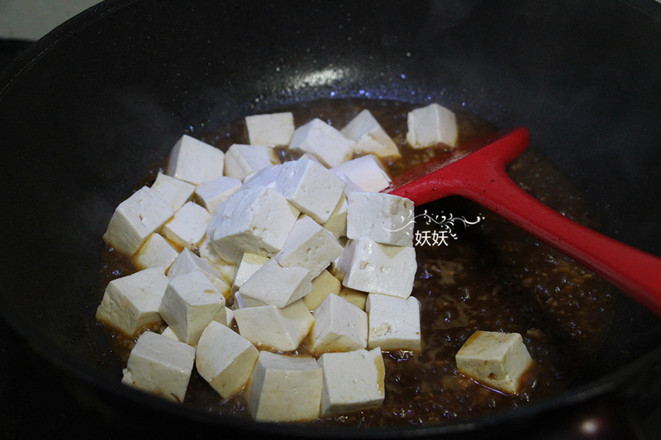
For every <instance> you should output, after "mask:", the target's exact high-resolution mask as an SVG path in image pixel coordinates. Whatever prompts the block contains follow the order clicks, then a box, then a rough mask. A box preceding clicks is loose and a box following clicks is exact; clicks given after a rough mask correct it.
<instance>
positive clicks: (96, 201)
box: [0, 0, 661, 392]
mask: <svg viewBox="0 0 661 440" xmlns="http://www.w3.org/2000/svg"><path fill="white" fill-rule="evenodd" d="M300 17H305V19H304V20H302V21H301V20H300ZM659 33H660V32H659V23H658V21H655V20H654V19H652V18H651V17H649V16H647V15H645V14H644V13H642V12H640V11H638V10H636V9H634V8H631V7H629V6H628V5H627V4H625V3H616V4H609V5H601V4H594V3H593V4H590V5H586V4H583V2H574V1H571V2H569V1H568V2H560V3H558V2H555V3H554V5H553V6H552V7H551V6H548V5H547V6H542V5H541V4H520V3H518V2H517V4H512V3H511V2H505V1H503V2H494V1H489V2H481V1H478V0H473V1H452V2H434V1H432V2H415V3H409V2H402V3H393V4H389V6H388V7H387V8H386V7H383V5H381V3H379V2H374V3H372V2H360V3H359V4H354V3H353V2H350V3H347V4H343V3H339V2H333V3H315V2H305V3H298V2H280V1H279V2H273V4H259V7H255V6H254V5H251V4H249V3H247V2H246V3H243V2H237V4H229V3H227V4H226V3H225V2H223V3H222V4H220V3H219V2H213V1H209V2H206V1H197V2H178V1H168V2H165V1H159V2H155V1H154V2H152V1H145V2H138V3H135V4H132V3H131V2H125V3H122V2H114V3H113V2H111V4H109V5H101V6H99V7H97V8H96V9H95V10H93V11H90V12H88V13H87V14H84V15H83V16H81V17H78V19H77V20H75V21H74V22H73V23H69V24H68V25H66V26H64V27H63V28H60V29H58V30H57V31H56V32H55V33H54V34H51V35H49V36H48V37H46V38H45V39H44V40H42V41H41V42H39V43H38V44H37V45H36V46H35V47H33V48H31V49H30V50H29V51H28V53H27V54H26V57H27V58H30V57H34V61H33V62H32V63H31V64H27V63H23V64H22V66H23V67H25V69H23V70H22V71H21V72H20V74H19V75H18V76H16V77H15V78H13V77H12V76H8V77H7V79H12V80H13V82H12V83H11V85H10V86H9V87H8V88H7V89H6V90H4V92H3V95H0V104H1V105H0V120H2V121H3V123H2V126H1V127H0V138H1V139H2V144H3V146H4V148H5V160H4V162H3V167H4V173H3V174H4V176H5V182H6V183H5V188H6V191H5V193H4V194H3V202H4V204H3V205H4V212H5V215H4V216H3V224H4V225H5V243H4V247H3V256H4V260H5V264H4V265H3V266H4V268H5V271H4V272H5V273H4V276H3V284H4V289H3V298H2V301H3V304H4V306H3V307H4V310H3V314H5V315H6V317H7V318H8V319H9V320H10V321H11V322H12V323H13V324H14V326H16V327H18V328H19V330H20V332H21V333H23V334H24V335H26V336H27V337H28V339H30V340H32V341H34V344H35V345H36V347H37V348H38V349H39V351H42V352H44V353H45V354H46V355H47V356H49V357H50V358H53V359H56V360H57V361H58V362H60V363H62V364H64V365H65V367H67V368H72V369H73V370H75V371H77V372H78V373H79V374H84V375H85V376H86V377H89V378H91V380H92V381H93V382H98V383H102V384H103V383H106V384H110V385H109V386H110V387H111V388H112V387H116V388H118V389H119V392H124V391H123V390H121V387H120V385H119V370H118V365H117V363H116V361H115V359H114V358H113V357H112V356H111V355H109V354H108V346H107V344H106V341H105V339H104V336H103V334H102V333H101V332H100V331H99V329H98V328H97V327H96V324H95V322H94V311H95V310H96V307H97V305H98V302H99V299H100V298H99V296H98V294H97V293H98V291H97V286H96V285H95V283H96V279H97V274H98V270H99V255H100V250H101V246H102V243H101V241H100V237H101V235H102V234H103V232H104V231H105V228H106V226H107V222H108V220H109V218H110V216H111V215H112V212H113V210H114V208H115V206H116V205H117V204H118V203H119V202H120V201H121V200H123V199H124V198H126V197H127V195H128V194H130V192H131V190H132V189H135V188H137V187H138V186H139V185H140V184H141V183H142V181H141V179H143V178H144V177H145V171H146V170H148V169H154V167H155V166H157V165H158V164H160V163H162V162H163V161H164V160H165V158H166V157H167V154H168V153H169V150H170V148H171V147H172V145H173V144H174V142H175V141H176V140H177V138H178V137H179V136H180V135H181V134H182V133H188V134H191V135H192V136H200V137H201V136H204V135H207V134H209V133H211V132H213V130H214V128H215V127H217V126H218V125H220V124H222V123H225V122H228V121H233V120H238V119H241V118H242V117H244V116H246V115H248V114H254V113H260V112H267V111H270V110H272V109H277V108H279V107H282V106H284V105H290V104H293V103H296V102H301V101H307V100H313V99H321V98H334V97H347V96H354V97H367V98H373V99H384V98H387V99H395V100H402V101H411V102H418V103H421V104H424V103H428V102H431V101H436V102H439V103H442V104H443V105H446V106H448V107H450V108H455V109H461V110H469V111H471V112H473V113H476V114H477V115H479V116H482V117H484V118H486V119H488V120H489V121H491V122H493V123H494V124H496V125H498V126H501V127H513V126H517V125H523V126H526V127H528V128H529V129H530V131H531V133H532V147H531V148H533V149H536V150H537V151H540V152H542V153H543V154H544V155H545V156H547V157H548V158H549V159H551V160H552V161H553V162H554V163H555V164H556V165H557V166H558V167H559V168H560V169H561V170H563V171H564V172H565V173H566V175H567V176H568V177H569V178H570V180H571V181H572V182H573V183H574V184H575V185H576V186H577V187H578V188H581V190H582V191H583V193H584V194H585V195H586V197H587V199H588V200H589V201H591V202H592V204H593V205H594V211H595V213H596V215H597V216H599V217H600V218H601V220H602V223H603V225H604V231H605V232H606V233H607V234H609V235H612V236H615V237H616V238H618V239H620V240H622V241H625V242H628V243H630V244H632V245H635V246H637V247H640V248H643V249H645V250H647V251H649V252H652V253H655V254H657V255H661V237H660V236H659V234H658V225H659V221H660V219H661V204H659V203H658V202H659V200H661V197H660V194H659V191H660V190H661V182H660V181H659V180H660V178H661V177H660V173H658V171H657V170H658V166H659V165H660V164H661V149H660V148H659V146H660V145H659V142H660V140H661V124H659V123H658V105H656V103H655V102H654V99H655V97H658V96H660V94H659V88H660V85H659V78H661V69H660V66H659V60H658V57H656V56H655V54H658V53H659V42H660V41H661V38H659V36H660V35H659ZM46 48H47V49H48V50H45V49H46ZM15 72H16V70H14V71H13V73H15ZM6 121H10V122H6ZM618 301H619V302H620V304H619V305H618V309H617V313H616V316H615V322H614V324H613V329H612V331H611V335H610V337H609V338H608V339H607V343H606V344H605V346H604V347H603V349H602V350H600V352H599V356H598V359H597V361H596V362H595V363H594V378H598V377H600V376H602V375H604V374H607V373H610V372H612V371H614V370H617V369H619V368H621V367H623V366H625V365H627V364H628V363H629V362H631V361H632V360H635V359H637V358H639V357H641V356H643V355H645V354H646V353H648V352H650V351H652V350H654V349H655V348H656V347H657V346H658V345H659V342H661V323H660V322H659V320H658V319H657V318H656V317H654V316H652V315H651V314H650V313H648V312H647V311H645V310H643V309H642V308H641V307H639V306H637V305H636V304H633V303H632V302H631V301H629V300H628V299H626V298H624V297H621V298H619V299H618Z"/></svg>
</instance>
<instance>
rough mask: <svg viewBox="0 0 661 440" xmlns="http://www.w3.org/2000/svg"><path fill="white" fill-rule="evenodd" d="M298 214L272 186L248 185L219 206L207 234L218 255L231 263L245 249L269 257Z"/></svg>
mask: <svg viewBox="0 0 661 440" xmlns="http://www.w3.org/2000/svg"><path fill="white" fill-rule="evenodd" d="M299 213H300V212H299V210H298V209H296V208H295V207H294V206H293V205H292V204H291V203H289V202H288V201H287V199H286V198H284V197H283V196H282V195H281V194H280V193H278V192H277V191H275V190H274V189H272V188H268V187H256V188H248V189H245V190H241V191H237V192H235V193H234V194H232V195H231V196H229V198H228V199H227V200H226V201H225V202H224V203H223V204H222V205H220V206H219V207H218V209H217V210H216V212H215V213H214V215H213V217H212V220H211V222H210V224H209V229H208V231H207V234H208V235H209V237H210V239H211V242H212V243H213V245H214V248H215V249H216V252H217V253H218V255H220V256H221V257H222V258H223V259H225V260H226V261H228V262H230V263H238V262H239V260H240V259H241V256H242V255H243V253H244V252H251V253H256V254H260V255H265V256H267V257H271V256H273V255H275V254H276V253H277V252H278V251H279V250H280V249H282V246H283V245H284V244H285V240H286V239H287V236H288V235H289V231H291V228H292V227H293V226H294V223H295V222H296V220H297V219H298V215H299Z"/></svg>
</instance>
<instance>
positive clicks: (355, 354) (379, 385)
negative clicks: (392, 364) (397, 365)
mask: <svg viewBox="0 0 661 440" xmlns="http://www.w3.org/2000/svg"><path fill="white" fill-rule="evenodd" d="M317 362H318V363H319V365H320V366H321V367H322V368H323V371H324V384H323V389H322V394H321V416H322V417H330V416H338V415H343V414H347V413H351V412H354V411H359V410H364V409H370V408H378V407H379V406H381V404H382V403H383V400H384V398H385V365H384V363H383V356H382V354H381V349H380V348H379V347H377V348H375V349H373V350H369V351H368V350H355V351H349V352H345V353H325V354H323V355H321V357H320V358H319V359H318V360H317Z"/></svg>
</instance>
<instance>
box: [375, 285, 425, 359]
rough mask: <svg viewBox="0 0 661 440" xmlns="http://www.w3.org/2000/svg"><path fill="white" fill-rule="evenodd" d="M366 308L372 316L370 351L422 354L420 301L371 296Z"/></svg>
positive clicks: (410, 298)
mask: <svg viewBox="0 0 661 440" xmlns="http://www.w3.org/2000/svg"><path fill="white" fill-rule="evenodd" d="M365 307H366V310H367V315H368V316H369V335H368V341H367V347H368V348H370V349H372V348H376V347H381V349H382V350H413V351H420V349H421V334H420V302H419V301H418V300H417V298H415V297H413V296H410V297H408V298H407V299H403V298H397V297H394V296H390V295H381V294H378V293H370V294H369V295H367V303H366V304H365Z"/></svg>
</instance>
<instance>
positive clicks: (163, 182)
mask: <svg viewBox="0 0 661 440" xmlns="http://www.w3.org/2000/svg"><path fill="white" fill-rule="evenodd" d="M151 189H152V190H154V192H155V193H156V194H157V195H158V196H159V197H160V198H162V199H163V200H165V201H166V202H167V203H168V205H170V208H172V209H173V210H174V211H176V210H177V209H179V208H181V207H182V206H183V204H184V203H186V202H188V201H189V200H190V199H191V197H193V193H194V192H195V185H193V184H192V183H188V182H184V181H183V180H179V179H177V178H175V177H172V176H168V175H167V174H164V173H161V172H159V173H158V175H157V176H156V180H154V183H152V185H151Z"/></svg>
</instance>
